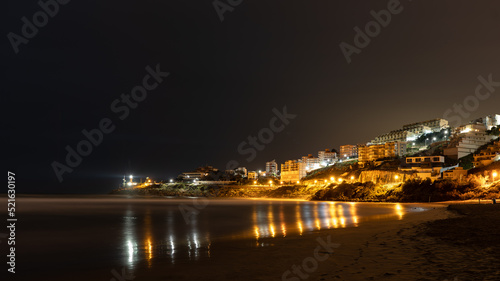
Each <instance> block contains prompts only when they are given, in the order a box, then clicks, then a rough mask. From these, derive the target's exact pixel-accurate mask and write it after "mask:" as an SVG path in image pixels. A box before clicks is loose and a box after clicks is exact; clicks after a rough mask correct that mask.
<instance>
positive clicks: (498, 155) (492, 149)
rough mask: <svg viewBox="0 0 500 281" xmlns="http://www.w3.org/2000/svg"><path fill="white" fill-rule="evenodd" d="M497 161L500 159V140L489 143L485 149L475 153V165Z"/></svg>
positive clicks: (480, 165) (485, 164)
mask: <svg viewBox="0 0 500 281" xmlns="http://www.w3.org/2000/svg"><path fill="white" fill-rule="evenodd" d="M495 161H500V141H496V142H495V143H493V144H491V145H488V147H486V148H485V149H483V150H481V151H479V153H477V154H474V167H475V168H477V167H482V166H487V165H489V164H491V163H493V162H495Z"/></svg>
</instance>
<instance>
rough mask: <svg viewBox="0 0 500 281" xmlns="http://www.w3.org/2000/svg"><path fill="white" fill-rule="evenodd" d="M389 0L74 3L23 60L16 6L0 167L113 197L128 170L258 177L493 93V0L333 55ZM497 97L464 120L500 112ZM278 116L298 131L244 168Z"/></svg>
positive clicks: (450, 10)
mask: <svg viewBox="0 0 500 281" xmlns="http://www.w3.org/2000/svg"><path fill="white" fill-rule="evenodd" d="M61 2H64V1H62V0H61ZM238 2H239V1H232V3H233V4H238ZM389 2H391V1H387V0H384V1H353V0H349V1H347V0H345V1H297V0H289V1H241V4H239V5H236V6H235V7H232V11H226V12H225V13H224V14H223V17H224V20H223V21H222V22H221V20H220V18H219V16H218V14H217V12H216V9H215V8H214V5H213V3H212V2H211V1H152V0H144V1H76V0H72V1H70V2H69V3H67V4H64V5H62V4H60V5H59V6H60V7H59V11H58V12H57V13H55V15H54V17H51V18H50V19H49V20H48V23H47V24H46V25H45V26H43V27H40V28H39V30H38V32H37V33H36V34H35V35H34V36H33V37H32V38H31V39H28V42H27V43H26V44H20V45H19V46H18V48H19V52H18V53H17V54H16V53H15V52H14V48H13V46H12V45H11V43H10V41H9V36H8V34H9V33H10V32H13V33H15V34H17V35H22V31H21V28H22V26H23V22H22V20H21V18H22V17H27V18H28V20H30V21H32V19H33V14H34V13H35V12H37V11H40V10H41V8H40V6H39V5H38V3H37V1H34V0H30V1H14V0H8V1H6V2H5V4H6V5H7V13H8V15H6V16H5V15H4V17H3V18H4V20H3V24H2V27H1V28H2V33H3V34H4V39H3V44H2V47H3V49H2V66H3V67H4V71H3V75H2V80H3V82H2V95H1V96H2V105H3V110H2V111H3V112H4V114H5V115H4V116H5V117H4V118H2V127H1V128H2V130H1V133H2V139H3V140H6V143H4V145H3V151H6V155H7V157H2V158H3V159H4V160H3V161H2V162H3V167H4V169H3V170H4V172H5V171H6V170H10V171H13V172H15V173H16V175H17V181H18V183H17V186H18V187H17V192H19V193H96V192H98V193H105V192H108V191H109V190H111V189H112V188H115V187H117V185H118V184H119V183H120V181H121V178H123V175H125V174H127V175H128V174H129V173H132V174H134V175H137V176H141V177H146V176H150V177H153V178H154V179H169V178H175V177H176V176H177V175H178V174H180V173H181V172H183V171H191V170H193V169H195V168H196V167H199V166H201V165H206V164H209V165H213V166H215V167H217V168H219V169H225V168H226V167H225V166H226V163H228V161H230V160H235V161H238V162H239V164H240V166H245V167H247V168H249V169H251V170H258V169H265V162H266V161H270V160H272V159H276V160H277V161H278V163H282V162H283V161H285V160H288V159H296V158H299V157H301V156H303V155H307V154H308V153H312V154H313V155H317V151H318V150H322V149H325V148H336V149H338V148H339V146H340V145H343V144H357V143H363V142H367V141H369V140H371V139H373V138H374V137H375V136H377V135H379V134H382V133H385V132H388V131H390V130H395V129H399V128H400V127H402V126H403V125H404V124H406V123H412V122H417V121H423V120H428V119H432V118H440V117H443V114H444V113H445V112H446V110H447V109H450V108H452V106H453V105H454V104H462V103H463V101H464V99H465V98H467V97H468V96H470V95H474V91H475V88H476V86H477V85H478V83H479V82H478V79H477V77H478V76H479V75H482V76H483V77H487V76H488V75H490V74H492V77H493V80H495V81H500V67H499V66H500V34H499V32H498V27H499V26H500V3H499V2H498V1H494V0H489V1H457V0H447V1H430V0H429V1H417V0H414V1H412V2H411V1H407V0H405V1H401V3H400V9H402V11H401V12H400V13H398V14H393V15H392V17H391V21H390V23H389V24H388V25H387V26H386V27H382V28H381V30H380V33H379V34H378V36H375V37H374V38H371V41H370V43H369V44H368V46H366V47H364V48H362V49H361V52H360V53H359V54H353V55H352V56H351V59H352V62H351V63H348V62H347V60H346V58H345V57H344V55H343V54H342V51H341V49H340V47H339V44H341V42H346V43H348V44H351V45H354V42H353V39H354V36H355V34H356V33H355V31H354V28H355V27H356V26H358V27H360V28H361V29H364V28H365V25H366V24H367V23H368V22H370V21H372V20H373V16H372V15H371V14H370V11H371V10H374V11H380V10H382V9H387V6H388V3H389ZM220 3H223V4H224V5H227V4H226V3H227V2H226V1H221V2H220ZM158 64H159V65H160V66H159V67H160V69H161V71H162V72H169V73H170V75H169V76H168V77H166V78H164V80H163V82H162V83H160V84H159V85H158V87H157V88H156V89H154V90H151V91H149V92H148V93H147V97H146V98H145V99H144V100H143V101H141V102H139V103H138V106H137V108H135V109H130V113H129V115H128V116H127V117H126V118H125V119H124V120H120V118H119V116H120V114H117V113H115V112H113V111H112V110H111V104H112V103H113V101H114V100H116V99H120V96H121V95H122V94H130V92H131V90H132V89H133V88H134V87H135V86H138V85H142V80H143V77H144V76H145V75H146V74H148V72H147V71H146V67H147V66H150V67H151V68H153V69H154V68H155V67H156V65H158ZM151 83H152V82H151ZM499 95H500V88H499V90H498V91H497V92H494V93H493V94H492V95H491V97H490V98H489V99H487V100H485V101H481V103H480V104H479V106H478V108H477V109H476V110H474V111H471V112H469V113H470V118H467V120H469V119H472V118H477V117H481V116H483V115H487V114H492V113H500V110H499V106H498V105H499V101H500V96H499ZM285 106H286V108H287V111H288V113H290V114H294V115H296V118H294V119H292V120H290V123H289V124H288V125H286V127H285V128H284V129H283V131H281V132H279V133H276V134H275V135H274V137H273V139H272V141H271V142H270V143H268V144H265V148H263V149H262V150H261V151H258V152H257V155H256V157H255V159H253V160H252V161H247V158H248V154H246V155H242V154H240V153H239V152H238V145H240V143H242V142H243V141H247V138H248V136H249V135H252V136H255V135H257V134H258V133H259V131H260V130H261V129H263V128H268V127H269V122H270V120H271V119H272V118H273V116H274V113H273V108H276V109H278V110H279V111H282V110H283V107H285ZM103 118H109V119H111V121H112V123H113V125H114V126H115V129H114V131H113V132H111V133H109V134H104V135H103V136H104V137H103V140H102V142H101V143H100V144H99V145H98V146H97V147H93V151H92V152H91V153H90V155H88V156H85V157H82V158H83V159H82V161H81V163H80V164H79V165H78V166H77V167H75V168H74V169H73V171H72V172H71V173H65V174H64V176H63V178H64V180H63V182H62V183H60V182H59V181H58V179H57V177H56V175H55V173H54V170H53V168H52V166H51V164H52V163H53V162H54V161H58V162H60V163H61V164H64V163H65V157H66V150H65V147H66V146H67V145H69V146H70V147H73V148H75V147H76V145H77V143H78V142H80V141H81V140H84V139H85V137H84V136H83V135H82V130H84V129H86V130H92V129H95V128H98V127H99V122H100V120H101V119H103ZM467 120H465V119H464V122H465V121H467Z"/></svg>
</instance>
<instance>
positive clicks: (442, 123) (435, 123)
mask: <svg viewBox="0 0 500 281" xmlns="http://www.w3.org/2000/svg"><path fill="white" fill-rule="evenodd" d="M448 127H449V125H448V121H447V120H445V119H441V118H437V119H432V120H427V121H422V122H417V123H412V124H407V125H404V126H403V130H405V131H409V132H414V133H416V134H422V133H430V132H426V131H425V130H426V128H428V129H429V130H431V131H432V132H439V131H441V130H442V129H446V128H448ZM417 132H420V133H417Z"/></svg>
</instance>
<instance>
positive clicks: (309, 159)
mask: <svg viewBox="0 0 500 281" xmlns="http://www.w3.org/2000/svg"><path fill="white" fill-rule="evenodd" d="M299 162H302V163H304V164H305V169H306V171H307V172H309V171H312V170H316V169H319V168H321V165H320V162H319V158H316V157H313V156H312V154H309V155H307V156H303V157H302V158H301V159H300V160H299Z"/></svg>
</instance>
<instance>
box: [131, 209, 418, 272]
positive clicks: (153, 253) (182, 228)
mask: <svg viewBox="0 0 500 281" xmlns="http://www.w3.org/2000/svg"><path fill="white" fill-rule="evenodd" d="M385 205H386V206H384V208H378V209H381V210H382V211H381V210H378V211H379V212H378V213H373V212H368V214H364V215H359V214H358V213H359V212H362V211H363V207H362V205H360V204H357V203H338V202H303V201H297V202H286V201H264V202H262V201H259V202H256V203H254V204H252V205H250V206H251V211H250V210H249V211H250V217H249V218H248V220H245V219H244V218H240V221H242V222H241V223H240V225H238V227H234V229H233V228H232V227H231V223H228V225H226V227H228V229H226V230H224V234H223V235H220V234H218V235H217V238H216V239H215V240H219V241H220V240H227V239H245V238H253V239H255V246H259V247H263V246H265V245H266V243H268V242H265V241H267V240H264V239H273V238H278V237H281V238H285V237H287V236H290V235H304V234H306V233H308V232H312V231H320V230H325V229H335V228H346V227H358V226H359V224H360V223H362V222H363V221H368V220H373V219H380V218H384V217H394V218H397V219H403V217H404V215H405V213H406V212H407V210H405V207H403V206H402V205H401V204H385ZM360 207H361V208H360ZM422 210H424V209H421V208H420V210H419V211H422ZM228 211H229V210H228ZM155 212H157V210H155ZM243 213H245V212H243ZM247 213H248V212H247ZM365 213H366V211H365ZM204 214H208V215H205V216H204ZM216 214H217V215H220V214H219V213H216ZM154 215H155V218H153V216H154ZM209 215H211V211H210V206H208V207H207V208H206V209H204V210H200V212H199V214H196V215H195V216H192V217H191V219H190V220H189V221H188V222H187V223H185V222H184V220H183V218H182V217H181V216H179V213H178V212H176V211H175V209H172V208H170V209H168V210H167V211H165V213H164V214H163V215H160V216H158V214H152V211H151V209H146V210H145V211H143V212H140V213H139V212H137V213H136V212H135V211H134V208H133V207H131V206H129V207H128V208H127V210H126V211H125V214H124V216H123V245H124V247H123V256H124V257H126V261H127V264H128V268H130V269H131V270H133V269H134V266H136V264H137V263H138V262H140V261H145V262H146V264H147V266H148V267H151V266H152V264H153V262H152V261H153V259H155V258H159V259H166V260H167V262H168V263H170V264H175V263H176V262H177V261H197V260H200V259H201V258H210V257H211V254H212V253H211V246H212V239H211V238H210V236H211V226H212V222H213V221H212V220H224V219H225V218H224V217H221V216H217V217H214V216H209ZM140 216H143V217H140ZM158 218H159V219H160V220H159V219H158ZM154 220H156V221H154ZM162 229H163V230H162ZM137 232H140V233H137ZM219 232H220V231H219ZM159 233H160V234H161V235H158V234H159ZM140 237H142V240H141V238H140Z"/></svg>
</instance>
